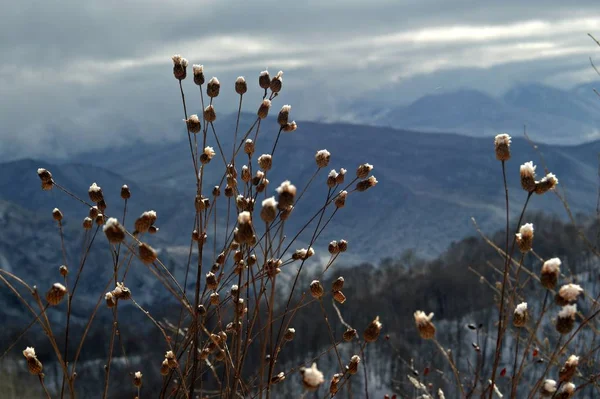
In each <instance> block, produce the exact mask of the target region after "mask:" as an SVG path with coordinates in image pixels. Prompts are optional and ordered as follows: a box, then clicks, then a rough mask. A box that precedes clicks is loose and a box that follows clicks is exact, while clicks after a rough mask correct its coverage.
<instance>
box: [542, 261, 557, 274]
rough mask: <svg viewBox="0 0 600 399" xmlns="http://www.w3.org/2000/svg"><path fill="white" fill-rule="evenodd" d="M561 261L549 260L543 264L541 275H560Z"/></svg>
mask: <svg viewBox="0 0 600 399" xmlns="http://www.w3.org/2000/svg"><path fill="white" fill-rule="evenodd" d="M560 265H561V261H560V259H558V258H551V259H548V260H547V261H545V262H544V265H543V266H542V273H560Z"/></svg>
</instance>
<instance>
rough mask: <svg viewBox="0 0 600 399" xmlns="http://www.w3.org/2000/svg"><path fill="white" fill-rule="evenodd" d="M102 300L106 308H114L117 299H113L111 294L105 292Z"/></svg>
mask: <svg viewBox="0 0 600 399" xmlns="http://www.w3.org/2000/svg"><path fill="white" fill-rule="evenodd" d="M104 300H105V301H106V306H107V307H108V308H114V307H115V305H116V304H117V298H115V296H114V294H113V293H112V292H107V293H106V294H104Z"/></svg>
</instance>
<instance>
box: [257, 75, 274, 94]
mask: <svg viewBox="0 0 600 399" xmlns="http://www.w3.org/2000/svg"><path fill="white" fill-rule="evenodd" d="M258 85H259V86H260V87H261V88H262V89H265V90H266V89H268V88H269V86H270V85H271V77H270V76H269V71H262V72H261V73H260V75H259V76H258Z"/></svg>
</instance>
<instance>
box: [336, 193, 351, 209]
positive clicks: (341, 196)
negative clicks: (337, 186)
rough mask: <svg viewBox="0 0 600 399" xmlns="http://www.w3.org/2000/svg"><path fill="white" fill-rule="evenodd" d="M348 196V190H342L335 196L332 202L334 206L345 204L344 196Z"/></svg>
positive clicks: (340, 206) (339, 206)
mask: <svg viewBox="0 0 600 399" xmlns="http://www.w3.org/2000/svg"><path fill="white" fill-rule="evenodd" d="M347 197H348V191H346V190H342V191H340V193H339V194H338V195H337V197H335V200H334V204H335V207H336V208H343V207H344V206H345V205H346V198H347Z"/></svg>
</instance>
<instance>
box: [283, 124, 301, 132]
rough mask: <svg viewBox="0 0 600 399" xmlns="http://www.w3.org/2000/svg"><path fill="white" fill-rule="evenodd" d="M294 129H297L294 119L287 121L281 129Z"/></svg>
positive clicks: (292, 130) (290, 130) (293, 130)
mask: <svg viewBox="0 0 600 399" xmlns="http://www.w3.org/2000/svg"><path fill="white" fill-rule="evenodd" d="M296 129H298V124H297V123H296V121H291V122H288V123H286V124H285V125H284V126H283V131H284V132H286V133H290V132H295V131H296Z"/></svg>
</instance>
